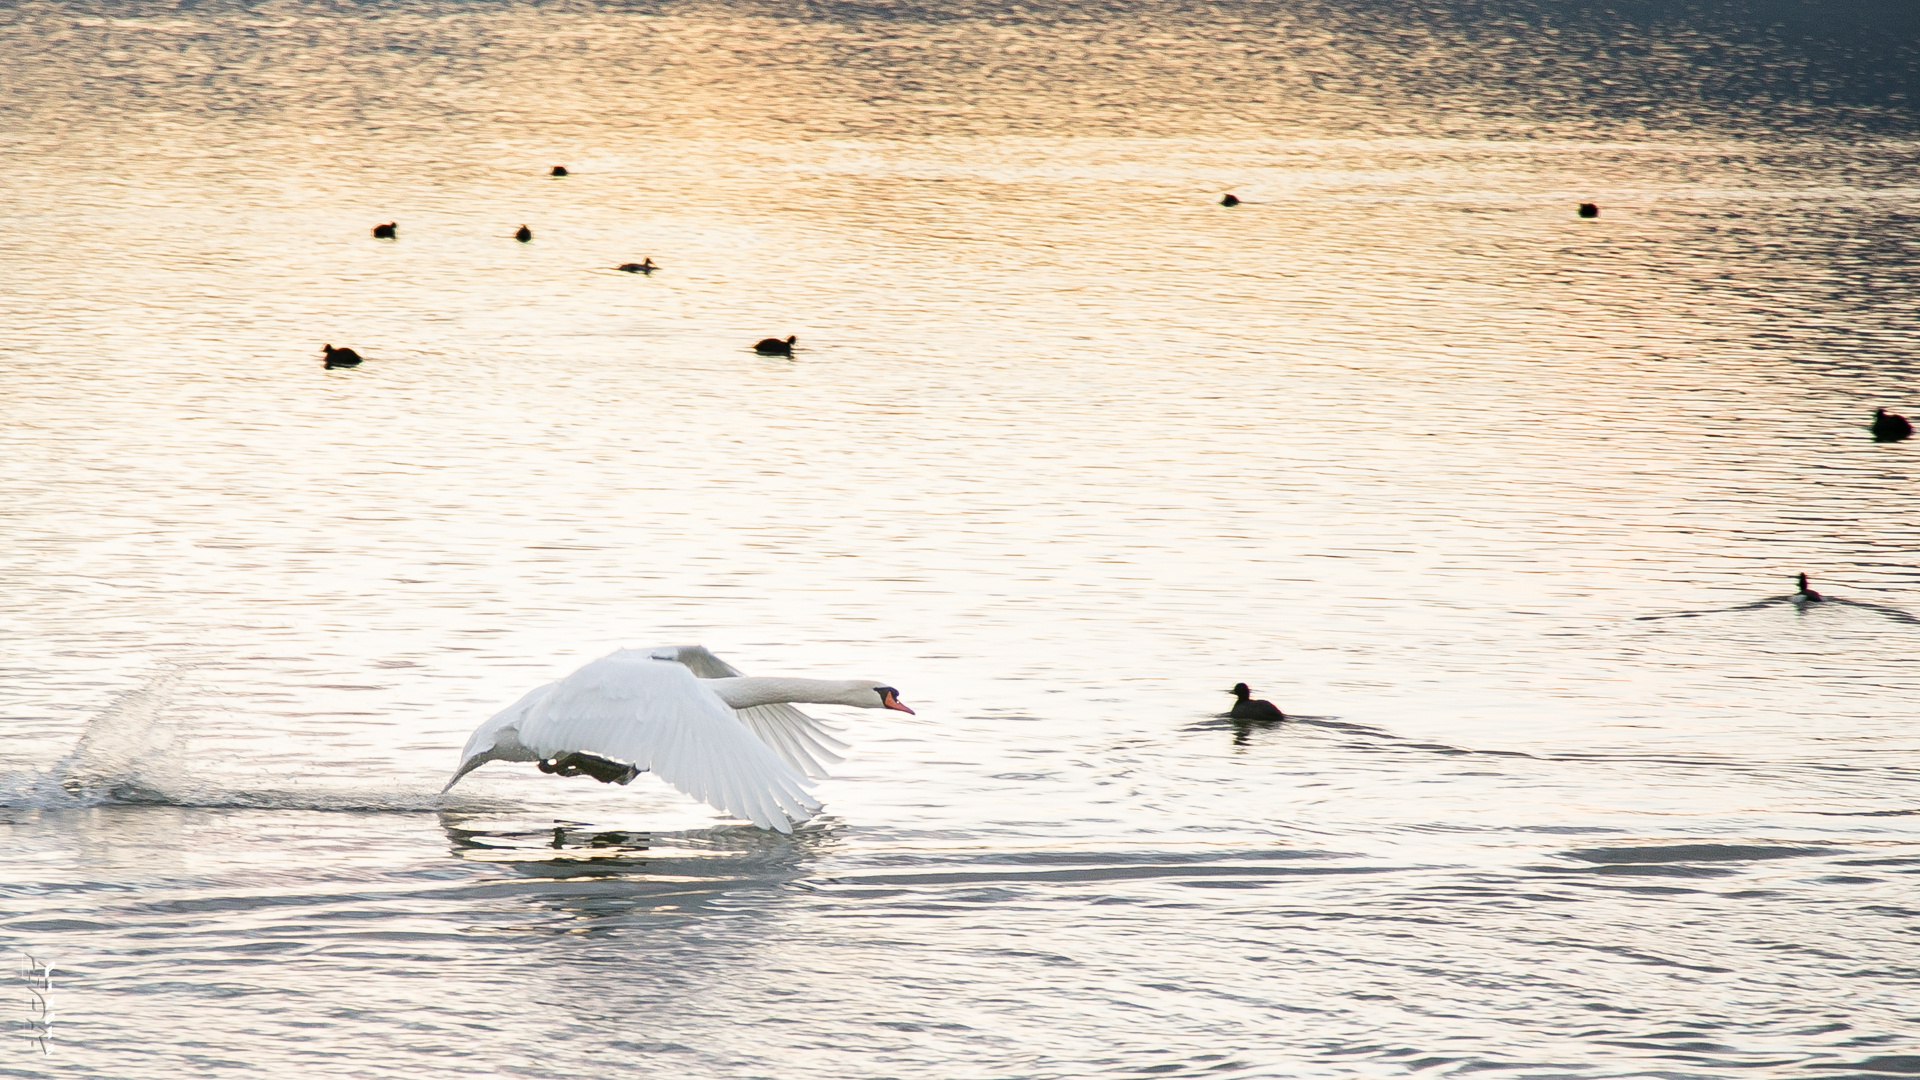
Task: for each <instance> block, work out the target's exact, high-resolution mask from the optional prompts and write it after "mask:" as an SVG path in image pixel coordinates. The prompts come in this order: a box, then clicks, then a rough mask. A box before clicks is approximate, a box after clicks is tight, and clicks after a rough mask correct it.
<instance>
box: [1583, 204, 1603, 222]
mask: <svg viewBox="0 0 1920 1080" xmlns="http://www.w3.org/2000/svg"><path fill="white" fill-rule="evenodd" d="M1580 216H1581V217H1584V218H1596V217H1599V216H1600V206H1599V204H1598V203H1590V202H1583V203H1581V204H1580Z"/></svg>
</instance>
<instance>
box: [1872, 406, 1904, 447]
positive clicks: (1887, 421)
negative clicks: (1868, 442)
mask: <svg viewBox="0 0 1920 1080" xmlns="http://www.w3.org/2000/svg"><path fill="white" fill-rule="evenodd" d="M1912 437H1913V425H1912V424H1910V423H1908V422H1907V418H1906V417H1904V416H1901V415H1900V414H1899V413H1890V412H1888V411H1887V410H1885V409H1875V410H1873V441H1874V442H1899V441H1900V440H1902V439H1908V438H1912Z"/></svg>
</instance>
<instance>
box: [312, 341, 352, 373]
mask: <svg viewBox="0 0 1920 1080" xmlns="http://www.w3.org/2000/svg"><path fill="white" fill-rule="evenodd" d="M320 351H321V352H323V353H326V354H327V365H326V366H327V367H328V368H337V367H358V366H360V354H359V353H357V352H354V351H353V350H352V349H336V348H334V347H333V346H332V345H322V346H320Z"/></svg>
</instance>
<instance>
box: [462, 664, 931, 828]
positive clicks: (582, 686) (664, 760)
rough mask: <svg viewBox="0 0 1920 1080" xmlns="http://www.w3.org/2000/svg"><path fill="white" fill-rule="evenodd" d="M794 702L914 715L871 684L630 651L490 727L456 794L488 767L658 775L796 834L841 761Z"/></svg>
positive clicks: (536, 695) (479, 736) (605, 777)
mask: <svg viewBox="0 0 1920 1080" xmlns="http://www.w3.org/2000/svg"><path fill="white" fill-rule="evenodd" d="M791 702H804V703H810V704H818V705H851V706H853V707H855V708H861V709H897V710H899V711H900V712H904V713H911V712H912V711H913V710H912V709H909V708H907V707H906V706H905V705H902V704H901V703H900V693H899V691H897V690H895V689H894V688H893V687H891V686H885V685H882V684H880V683H877V682H874V681H872V680H870V679H840V680H831V679H787V678H762V679H750V678H746V677H743V676H742V675H741V674H740V672H739V671H737V670H735V669H734V668H733V667H732V666H730V665H728V664H727V663H726V662H725V661H723V660H721V659H720V658H719V657H717V656H715V655H713V654H712V653H710V652H708V651H707V650H706V649H705V648H704V647H703V646H699V645H685V646H674V645H669V646H662V647H659V648H654V649H622V650H620V651H618V652H615V653H613V654H611V655H608V656H605V657H602V658H600V659H599V660H595V661H594V662H593V663H591V664H588V665H587V666H586V667H583V668H581V669H580V670H579V671H576V672H574V673H573V674H572V675H569V676H567V677H566V678H564V679H562V680H560V681H559V682H555V683H548V684H547V685H545V686H542V687H540V688H538V689H536V690H534V691H533V692H532V693H529V694H528V695H527V696H526V697H523V698H521V699H520V700H519V701H517V702H515V703H514V704H512V705H510V706H508V707H507V708H506V709H504V710H502V711H501V712H500V713H499V714H498V715H496V716H494V717H493V718H492V719H490V720H488V721H487V722H486V723H484V724H481V725H480V727H479V728H478V729H477V730H475V731H474V733H473V735H472V737H470V738H469V739H468V740H467V745H466V748H465V749H463V750H462V751H461V752H460V768H459V770H458V771H457V772H455V773H454V774H453V779H451V780H449V781H447V788H448V789H451V788H452V787H453V785H455V784H457V783H459V782H460V778H461V777H463V776H465V775H467V774H468V773H470V772H472V771H473V770H475V769H477V768H479V767H480V766H481V765H484V764H486V763H487V762H489V761H533V762H538V763H539V768H540V771H541V772H545V773H556V774H558V775H561V776H580V775H587V776H591V777H593V778H594V779H596V780H599V781H600V782H601V783H616V784H625V783H629V782H631V781H632V780H633V778H634V777H636V776H638V775H639V774H641V773H643V772H648V771H652V772H654V773H656V774H658V775H659V777H660V778H661V779H662V780H665V781H666V782H667V783H669V784H672V785H673V786H674V787H676V788H679V789H680V790H681V791H684V792H686V793H687V794H688V795H691V796H693V797H694V798H696V799H699V800H701V801H703V802H705V803H707V804H709V805H711V806H713V807H715V808H716V809H720V810H724V811H726V812H727V813H729V814H734V815H737V816H739V817H743V818H746V819H748V820H749V821H752V822H753V823H754V824H755V825H758V826H760V827H761V828H763V829H777V830H779V831H780V832H790V831H792V828H793V824H794V823H795V822H801V821H805V820H807V819H808V818H809V817H811V816H813V812H814V811H815V810H818V809H819V808H820V804H819V803H818V802H817V801H815V800H814V798H813V797H812V796H811V795H808V794H807V792H806V784H807V778H809V777H813V778H818V777H824V776H825V775H826V768H825V765H824V764H823V761H825V762H834V761H839V760H840V758H839V757H838V755H836V754H835V753H834V752H833V749H832V748H834V747H841V746H844V745H845V744H843V743H841V742H839V741H838V740H837V739H834V738H833V737H832V736H831V735H828V734H827V732H826V729H825V728H823V727H822V726H821V724H820V722H819V721H817V720H815V719H813V718H812V717H810V716H808V715H806V714H805V713H803V712H801V711H800V710H798V709H795V708H794V707H793V706H792V704H790V703H791Z"/></svg>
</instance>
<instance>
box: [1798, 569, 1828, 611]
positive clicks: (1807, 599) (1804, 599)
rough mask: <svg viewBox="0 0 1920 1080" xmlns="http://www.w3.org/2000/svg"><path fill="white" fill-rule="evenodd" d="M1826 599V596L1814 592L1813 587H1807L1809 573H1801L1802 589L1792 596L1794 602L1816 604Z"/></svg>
mask: <svg viewBox="0 0 1920 1080" xmlns="http://www.w3.org/2000/svg"><path fill="white" fill-rule="evenodd" d="M1825 599H1826V597H1824V596H1821V595H1820V594H1819V593H1817V592H1814V591H1813V590H1812V589H1809V588H1807V575H1805V574H1801V575H1800V591H1799V592H1797V593H1794V594H1793V597H1792V600H1793V602H1794V603H1796V604H1815V603H1819V602H1820V601H1822V600H1825Z"/></svg>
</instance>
